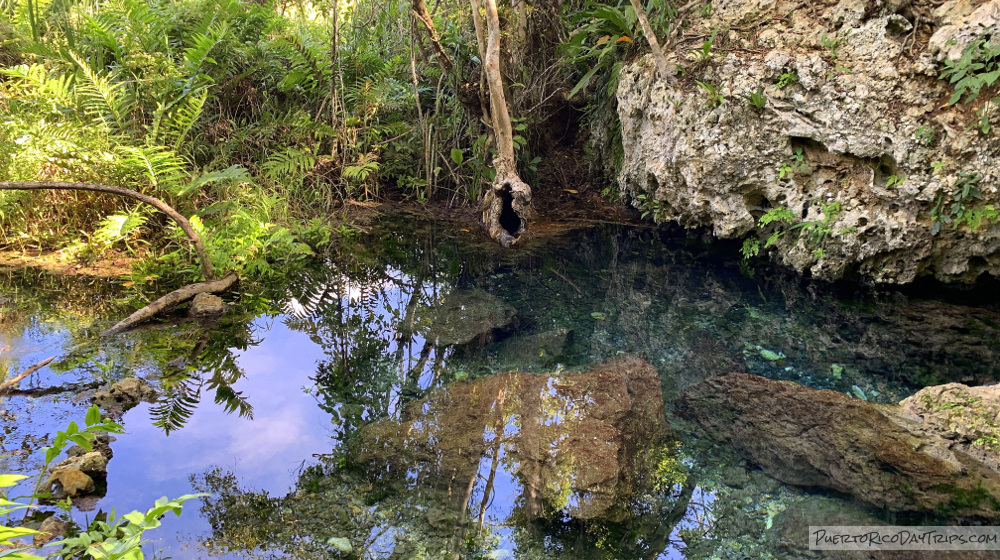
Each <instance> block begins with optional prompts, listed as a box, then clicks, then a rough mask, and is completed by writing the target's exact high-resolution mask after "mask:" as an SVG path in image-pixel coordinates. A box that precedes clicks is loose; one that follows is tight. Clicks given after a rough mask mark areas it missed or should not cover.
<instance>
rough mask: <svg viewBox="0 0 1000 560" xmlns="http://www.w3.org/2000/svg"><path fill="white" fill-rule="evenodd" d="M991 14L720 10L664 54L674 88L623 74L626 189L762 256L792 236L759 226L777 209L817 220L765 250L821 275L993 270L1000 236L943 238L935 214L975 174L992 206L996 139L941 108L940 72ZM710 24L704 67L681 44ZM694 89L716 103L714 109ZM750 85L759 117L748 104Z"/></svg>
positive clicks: (976, 8) (846, 6) (727, 6)
mask: <svg viewBox="0 0 1000 560" xmlns="http://www.w3.org/2000/svg"><path fill="white" fill-rule="evenodd" d="M998 18H1000V2H998V1H996V0H994V1H990V2H983V3H978V2H968V1H952V2H946V3H944V4H943V5H941V6H940V7H937V6H936V5H935V4H933V3H931V2H929V1H926V0H924V1H915V2H880V3H873V2H865V1H861V0H843V1H841V2H839V3H835V2H828V3H812V2H806V3H800V2H796V1H791V0H727V1H724V2H716V3H713V13H712V15H711V16H710V17H706V18H696V19H695V20H694V21H695V23H694V26H695V27H694V28H693V29H691V30H690V31H689V32H688V33H689V34H697V35H698V36H699V37H701V38H699V39H698V40H697V41H687V42H686V43H682V48H681V49H680V50H679V51H678V52H675V53H671V55H670V56H671V57H672V58H673V61H674V62H677V63H679V64H680V66H682V67H684V68H686V69H689V72H688V73H687V74H686V75H685V76H684V77H682V78H680V79H678V80H676V81H675V82H674V83H669V82H667V81H664V80H660V79H656V80H653V77H654V72H653V71H652V68H653V64H652V61H651V60H649V59H648V57H647V59H645V60H643V61H641V62H640V63H637V64H631V65H628V66H626V68H625V69H624V70H623V71H622V73H621V80H620V83H619V88H618V92H617V98H618V112H619V117H620V120H621V124H622V141H623V145H624V161H623V166H622V170H621V173H620V175H619V178H618V180H619V185H620V188H621V190H622V194H623V196H624V197H625V198H626V199H630V200H633V204H634V205H635V206H637V207H641V206H642V205H643V204H650V207H649V208H645V209H647V210H653V211H654V213H656V214H657V215H658V216H659V219H660V220H661V221H676V222H678V223H680V224H682V225H684V226H686V227H706V228H710V229H711V230H712V231H713V232H714V234H715V235H717V236H719V237H722V238H738V237H742V236H745V235H752V236H756V237H758V238H759V239H761V240H762V241H761V245H762V246H763V244H764V243H763V240H765V239H767V238H768V237H769V236H770V235H771V233H773V232H774V231H775V230H776V229H784V230H786V231H787V230H789V228H790V227H791V225H792V224H789V223H783V224H781V225H779V226H774V225H772V226H770V227H764V228H761V227H760V226H759V225H758V220H759V218H760V217H761V216H762V215H763V214H764V213H766V212H768V211H769V210H772V209H777V208H787V209H788V210H790V211H791V216H793V218H791V221H792V222H794V223H801V222H816V223H817V225H816V226H815V227H813V226H810V227H809V228H806V229H802V230H801V231H800V233H801V235H796V234H795V232H789V233H787V234H785V235H783V236H782V237H781V238H780V239H778V240H777V243H776V248H775V249H774V250H773V251H772V254H773V255H774V256H775V257H776V258H777V259H779V260H780V261H782V262H783V263H785V264H787V265H790V266H792V267H793V268H795V269H797V270H799V271H801V272H805V271H808V272H810V273H811V274H812V275H814V276H816V277H820V278H825V279H835V278H840V277H843V276H845V275H855V274H856V275H860V276H864V277H869V278H872V279H875V280H877V281H880V282H887V283H906V282H910V281H912V280H914V279H915V278H916V277H918V276H921V275H928V274H929V275H934V276H935V277H937V278H938V279H940V280H942V281H971V280H974V279H976V278H977V277H978V276H980V275H981V274H983V273H984V272H985V273H990V274H992V275H1000V225H998V224H997V223H996V222H990V223H987V224H983V225H980V226H979V227H978V228H976V229H974V230H973V229H972V228H971V227H969V226H968V225H962V226H961V227H958V228H955V227H953V226H952V225H949V224H945V225H944V227H943V228H941V229H940V232H938V233H936V234H935V219H934V218H933V217H932V210H933V209H934V208H935V206H936V205H937V204H938V203H939V202H942V206H940V207H939V209H940V208H944V212H945V213H946V214H947V213H949V212H952V211H951V210H949V208H950V203H951V201H952V194H953V192H954V191H955V190H956V188H957V187H958V185H959V182H960V181H961V180H962V179H961V177H962V176H961V175H960V174H961V173H965V174H976V176H977V177H978V179H979V183H978V184H977V186H978V188H979V189H980V190H981V191H982V199H981V200H974V201H973V202H972V203H971V206H970V208H973V207H974V208H976V209H979V210H983V209H985V208H986V207H987V206H988V205H1000V192H998V189H997V185H998V181H997V180H998V179H1000V168H998V167H997V166H996V165H995V162H996V161H997V158H998V157H1000V145H998V144H997V143H996V142H995V141H993V137H992V136H989V137H987V136H983V135H981V133H980V132H979V130H978V129H977V128H976V127H974V126H973V127H971V128H970V125H974V124H975V122H974V121H975V119H976V116H975V114H974V113H973V112H972V111H971V110H970V109H969V108H968V107H963V106H961V105H959V106H954V107H948V106H947V103H948V100H949V98H950V97H951V95H952V92H953V90H952V88H951V86H950V85H949V84H948V83H947V82H945V81H942V80H939V79H938V78H937V77H938V74H939V73H940V70H941V68H942V61H943V60H946V59H952V60H954V59H955V58H958V57H960V56H961V53H962V49H963V48H964V47H965V46H966V45H968V44H969V43H970V42H971V41H973V40H975V38H977V37H979V36H981V35H982V33H983V32H984V31H985V30H986V29H987V28H988V27H989V26H991V25H993V24H994V23H996V22H997V20H998ZM916 23H919V29H917V30H915V29H914V24H916ZM928 25H930V26H931V30H932V31H933V32H934V33H933V36H930V35H929V34H928ZM737 27H738V28H740V29H741V31H736V30H735V29H733V28H737ZM715 29H719V32H718V34H717V35H716V37H717V39H716V45H715V47H714V50H713V53H714V54H715V56H714V58H712V59H711V60H709V61H707V62H702V63H700V64H697V65H695V64H694V62H693V60H689V59H688V56H691V57H693V56H694V55H693V51H692V52H685V51H684V50H683V49H684V48H688V49H696V48H697V47H698V46H700V45H701V42H702V40H703V39H702V38H703V37H705V36H708V35H711V34H712V32H713V30H715ZM746 29H752V30H753V32H746ZM683 45H687V47H683ZM696 81H698V82H703V83H704V84H709V85H711V86H712V87H715V88H718V90H719V92H720V93H722V94H723V95H724V96H725V99H724V100H723V101H721V103H719V104H718V105H717V106H712V105H715V103H709V102H707V94H706V89H705V87H701V86H699V85H697V84H696ZM758 88H763V93H764V95H765V96H766V98H767V102H766V105H765V106H764V107H763V108H762V109H758V108H757V107H755V106H754V105H753V104H752V103H750V102H749V101H748V100H747V99H746V96H747V95H749V93H750V92H756V91H758ZM993 134H995V133H993ZM782 168H784V171H782ZM903 178H905V179H904V180H903V182H902V183H901V184H900V183H899V182H898V181H899V180H900V179H903ZM639 195H645V196H646V197H647V198H646V199H645V200H646V202H643V201H642V200H641V199H639V198H638V197H639ZM654 200H655V201H656V205H655V207H653V206H652V204H651V202H652V201H654ZM834 203H836V204H838V205H839V210H837V209H835V207H834V206H833V204H834ZM824 204H825V205H827V206H826V211H825V212H824V207H823V205H824Z"/></svg>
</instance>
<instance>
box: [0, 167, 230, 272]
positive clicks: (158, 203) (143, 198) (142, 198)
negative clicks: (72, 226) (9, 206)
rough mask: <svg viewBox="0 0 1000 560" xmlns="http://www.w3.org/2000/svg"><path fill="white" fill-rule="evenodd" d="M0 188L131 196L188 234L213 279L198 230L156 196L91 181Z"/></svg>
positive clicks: (1, 183)
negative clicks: (171, 220) (157, 211)
mask: <svg viewBox="0 0 1000 560" xmlns="http://www.w3.org/2000/svg"><path fill="white" fill-rule="evenodd" d="M0 190H22V191H33V190H70V191H93V192H102V193H110V194H116V195H118V196H124V197H126V198H131V199H133V200H138V201H139V202H144V203H146V204H148V205H150V206H152V207H153V208H156V209H157V210H159V211H160V212H163V213H164V214H166V215H167V216H170V218H171V219H173V220H174V221H175V222H177V225H178V226H180V228H181V230H183V231H184V234H185V235H187V236H188V239H190V240H191V244H192V245H194V250H195V252H196V253H198V259H199V260H201V270H202V274H204V275H205V278H206V279H207V280H214V279H215V273H214V272H213V271H212V262H211V261H210V260H209V259H208V252H207V251H205V244H204V243H202V241H201V236H199V235H198V232H196V231H195V230H194V228H193V227H191V222H189V221H188V220H187V218H185V217H184V216H182V215H181V214H180V213H178V212H177V211H176V210H174V209H173V208H171V207H170V205H169V204H167V203H166V202H163V201H162V200H160V199H158V198H154V197H152V196H149V195H145V194H142V193H138V192H136V191H133V190H131V189H126V188H123V187H113V186H110V185H95V184H93V183H60V182H49V181H44V182H26V183H4V182H0Z"/></svg>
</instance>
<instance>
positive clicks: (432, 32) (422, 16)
mask: <svg viewBox="0 0 1000 560" xmlns="http://www.w3.org/2000/svg"><path fill="white" fill-rule="evenodd" d="M410 6H411V9H412V10H413V14H414V15H415V16H416V17H417V19H419V20H420V22H421V23H423V24H424V29H425V30H426V31H427V37H428V39H430V41H431V46H433V47H434V51H435V52H436V53H437V55H438V64H440V65H441V69H442V70H444V72H445V74H451V72H452V69H453V68H454V64H453V63H452V62H451V57H450V56H448V51H446V50H444V46H443V45H442V44H441V37H440V36H439V35H438V32H437V29H435V28H434V20H433V19H431V14H430V13H429V12H428V11H427V4H425V3H424V0H411V2H410Z"/></svg>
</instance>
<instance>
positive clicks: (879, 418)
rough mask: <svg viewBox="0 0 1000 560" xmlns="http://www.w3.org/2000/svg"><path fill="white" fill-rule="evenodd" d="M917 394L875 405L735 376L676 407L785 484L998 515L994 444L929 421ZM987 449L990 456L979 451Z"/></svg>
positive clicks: (700, 389) (901, 504)
mask: <svg viewBox="0 0 1000 560" xmlns="http://www.w3.org/2000/svg"><path fill="white" fill-rule="evenodd" d="M925 391H927V392H926V393H924V394H925V395H939V396H940V395H945V394H947V395H954V393H950V392H948V391H933V390H925ZM963 394H964V393H963ZM985 394H986V391H983V392H980V393H977V395H979V396H982V395H985ZM993 394H996V393H993ZM912 399H913V401H912V402H909V403H904V404H903V405H878V404H873V403H869V402H865V401H860V400H857V399H852V398H850V397H848V396H846V395H844V394H842V393H837V392H835V391H826V390H823V391H820V390H815V389H810V388H808V387H803V386H800V385H797V384H795V383H790V382H784V381H774V380H770V379H766V378H763V377H757V376H753V375H745V374H730V375H725V376H721V377H715V378H712V379H708V380H706V381H703V382H701V383H699V384H697V385H694V386H692V387H689V388H688V389H686V390H685V391H684V392H683V393H682V394H681V396H680V398H679V399H678V402H677V409H676V410H677V413H678V414H679V415H680V416H681V417H684V418H688V419H690V420H693V421H694V422H696V423H697V424H698V425H699V426H700V427H701V428H702V429H703V430H704V431H705V432H706V433H707V435H708V436H709V437H712V438H714V439H716V440H719V441H723V442H726V443H728V444H730V445H731V446H732V447H733V448H734V449H736V450H737V451H738V452H739V453H740V454H741V455H743V457H744V458H746V459H747V460H749V461H751V462H753V463H756V464H758V465H760V466H761V467H762V468H763V469H764V470H765V472H767V473H768V474H769V475H770V476H773V477H774V478H777V479H778V480H781V481H782V482H785V483H787V484H793V485H797V486H816V487H821V488H830V489H833V490H837V491H839V492H844V493H849V494H853V495H855V496H857V497H858V498H860V499H862V500H864V501H866V502H868V503H871V504H873V505H875V506H878V507H883V508H886V509H889V510H893V511H931V510H933V511H937V512H940V513H947V514H954V515H959V516H981V517H987V518H997V517H1000V472H998V471H997V469H996V462H995V455H996V451H995V448H994V449H993V450H986V449H985V448H983V449H980V450H978V451H977V452H975V453H974V452H971V451H970V443H969V442H968V441H967V440H968V438H969V437H973V436H974V435H975V434H974V433H970V434H969V436H968V437H967V438H966V441H965V442H962V441H960V440H956V439H955V435H954V429H952V428H946V426H950V425H951V424H942V423H941V419H940V417H939V415H936V414H931V415H929V416H928V419H927V420H923V419H922V418H921V417H920V416H919V414H917V413H915V412H914V410H915V407H916V409H917V410H924V411H926V412H928V413H929V412H930V410H931V409H933V406H929V407H925V406H922V405H919V403H923V402H925V400H923V399H924V397H923V396H921V394H920V393H918V394H917V395H915V396H914V397H913V398H912ZM931 399H933V397H931ZM908 400H910V399H908ZM931 402H938V401H933V400H931ZM940 408H941V407H940V406H938V409H940ZM945 408H951V407H949V406H946V407H945ZM990 410H994V409H992V408H991V409H990ZM993 418H994V421H995V418H996V417H995V416H994V417H993ZM983 453H989V454H991V455H992V456H994V459H993V460H991V461H984V460H982V459H980V458H978V457H981V456H982V454H983Z"/></svg>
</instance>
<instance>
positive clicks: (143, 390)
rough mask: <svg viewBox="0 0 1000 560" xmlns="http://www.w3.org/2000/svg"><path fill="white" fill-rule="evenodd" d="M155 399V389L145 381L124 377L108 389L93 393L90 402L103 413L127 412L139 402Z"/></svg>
mask: <svg viewBox="0 0 1000 560" xmlns="http://www.w3.org/2000/svg"><path fill="white" fill-rule="evenodd" d="M156 398H157V394H156V389H154V388H153V387H152V386H151V385H150V384H149V382H147V381H146V380H145V379H140V378H138V377H126V378H125V379H122V380H120V381H117V382H115V383H114V384H113V385H111V388H110V389H107V390H101V391H97V392H96V393H94V394H93V396H91V397H90V402H92V403H94V404H96V405H97V406H99V407H101V410H104V411H108V410H128V409H130V408H132V407H134V406H136V405H138V404H139V403H140V402H154V401H155V400H156Z"/></svg>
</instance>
